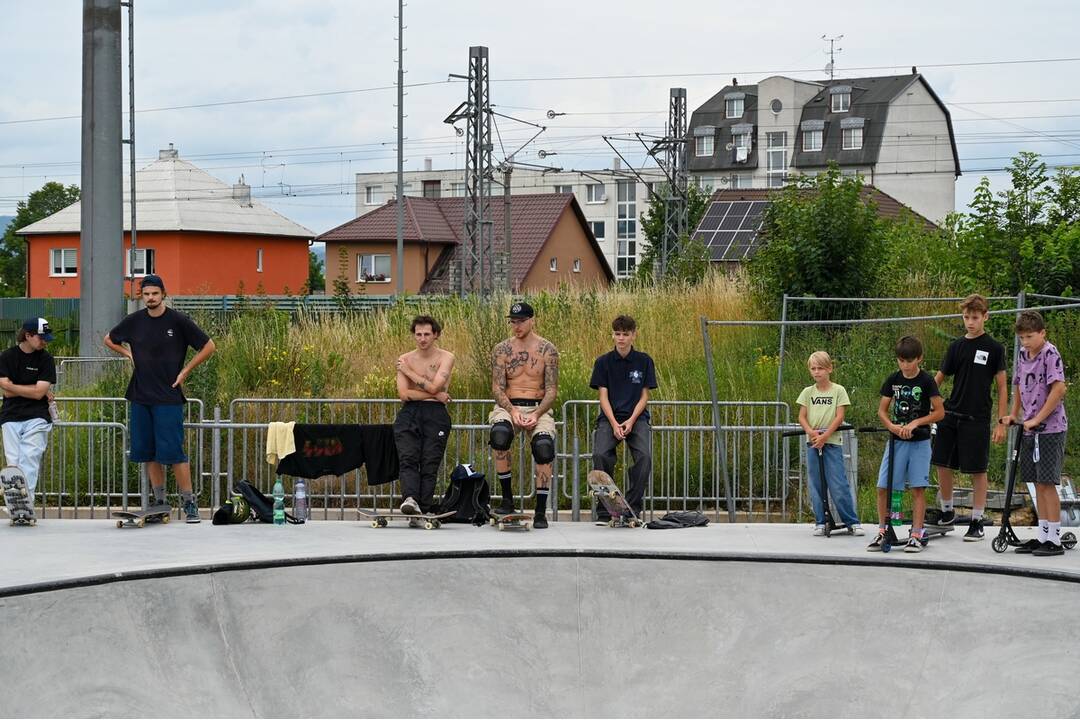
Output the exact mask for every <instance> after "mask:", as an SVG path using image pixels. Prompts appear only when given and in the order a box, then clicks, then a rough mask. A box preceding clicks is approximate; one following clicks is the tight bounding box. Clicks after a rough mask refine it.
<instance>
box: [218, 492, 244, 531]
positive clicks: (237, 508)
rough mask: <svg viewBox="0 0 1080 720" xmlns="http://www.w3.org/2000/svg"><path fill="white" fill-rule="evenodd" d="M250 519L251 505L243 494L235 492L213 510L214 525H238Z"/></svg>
mask: <svg viewBox="0 0 1080 720" xmlns="http://www.w3.org/2000/svg"><path fill="white" fill-rule="evenodd" d="M250 519H251V506H250V505H248V501H247V500H245V499H244V496H243V495H240V494H239V493H236V494H235V495H233V496H232V497H231V498H229V499H228V500H226V501H225V502H224V503H223V504H222V506H221V507H219V508H218V509H217V510H216V511H215V512H214V517H213V520H212V522H213V523H214V525H239V524H240V523H243V522H247V521H248V520H250Z"/></svg>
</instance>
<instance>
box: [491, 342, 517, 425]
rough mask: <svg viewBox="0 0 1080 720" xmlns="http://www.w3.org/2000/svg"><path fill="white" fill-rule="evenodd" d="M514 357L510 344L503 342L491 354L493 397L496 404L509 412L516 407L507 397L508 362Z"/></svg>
mask: <svg viewBox="0 0 1080 720" xmlns="http://www.w3.org/2000/svg"><path fill="white" fill-rule="evenodd" d="M512 356H513V352H512V351H511V350H510V343H508V342H505V341H504V342H501V343H499V344H498V345H496V346H495V350H493V351H492V353H491V395H492V397H493V398H494V400H495V404H496V405H498V406H499V407H501V408H503V409H504V410H506V411H507V412H513V409H514V406H513V404H511V402H510V398H509V397H507V396H506V361H507V360H508V359H509V358H511V357H512Z"/></svg>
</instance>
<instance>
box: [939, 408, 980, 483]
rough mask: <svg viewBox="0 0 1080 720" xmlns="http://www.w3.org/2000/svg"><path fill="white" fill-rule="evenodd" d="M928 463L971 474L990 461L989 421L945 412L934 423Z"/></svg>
mask: <svg viewBox="0 0 1080 720" xmlns="http://www.w3.org/2000/svg"><path fill="white" fill-rule="evenodd" d="M930 464H931V465H934V466H935V467H943V468H949V469H950V470H956V471H958V472H962V473H967V474H969V475H974V474H978V473H984V472H986V468H987V467H989V465H990V421H989V420H982V419H979V418H975V419H972V420H968V419H966V418H965V419H961V418H958V417H956V416H955V415H946V416H945V419H944V420H942V421H941V422H939V423H938V424H937V435H935V436H934V447H933V451H932V452H931V454H930Z"/></svg>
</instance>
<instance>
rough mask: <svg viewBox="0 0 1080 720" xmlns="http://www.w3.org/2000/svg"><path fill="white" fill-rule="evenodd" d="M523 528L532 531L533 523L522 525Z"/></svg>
mask: <svg viewBox="0 0 1080 720" xmlns="http://www.w3.org/2000/svg"><path fill="white" fill-rule="evenodd" d="M521 527H523V528H525V529H526V530H532V524H531V523H522V524H521Z"/></svg>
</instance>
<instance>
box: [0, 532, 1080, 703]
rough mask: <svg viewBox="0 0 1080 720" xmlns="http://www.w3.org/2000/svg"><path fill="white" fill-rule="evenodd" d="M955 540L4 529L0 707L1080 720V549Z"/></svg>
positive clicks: (784, 534) (0, 573)
mask: <svg viewBox="0 0 1080 720" xmlns="http://www.w3.org/2000/svg"><path fill="white" fill-rule="evenodd" d="M1022 532H1023V531H1022ZM1023 534H1024V535H1025V536H1026V534H1027V533H1026V532H1023ZM959 535H960V530H958V531H957V532H955V533H954V534H953V536H951V537H948V538H945V539H943V540H937V541H934V542H932V543H931V546H930V548H929V549H928V550H927V551H925V552H924V553H922V554H920V555H906V554H904V553H902V552H896V551H894V552H892V553H889V554H888V555H882V554H879V553H867V552H865V545H866V543H867V542H868V541H869V539H868V538H865V537H863V538H855V537H849V536H836V537H832V538H829V539H825V538H815V537H811V536H810V528H809V526H797V525H714V526H709V527H707V528H695V529H686V530H668V531H652V530H628V529H627V530H613V529H609V528H606V527H596V526H593V525H591V524H586V523H568V522H560V523H553V524H552V526H551V527H550V528H549V529H547V530H540V531H538V530H533V531H530V532H527V533H526V532H520V533H511V532H499V531H497V530H494V529H492V528H488V527H483V528H473V527H471V526H462V525H451V526H444V527H443V528H442V529H440V530H434V531H427V530H422V529H409V528H408V527H404V526H399V527H394V526H391V527H389V528H386V529H374V528H371V527H370V526H369V525H368V524H366V523H359V522H357V523H342V522H316V523H310V524H308V525H305V526H301V527H294V526H287V527H284V528H281V527H274V526H267V525H244V526H231V527H214V526H212V525H210V524H209V523H206V522H204V523H202V524H201V525H197V526H187V525H183V524H178V523H176V522H175V521H174V522H173V523H170V524H169V525H165V526H160V525H159V526H151V527H147V528H144V529H141V530H140V529H127V528H125V529H123V530H118V529H117V528H116V527H115V525H114V524H113V523H110V522H109V521H105V520H81V521H68V520H65V521H52V522H47V521H46V522H41V523H40V524H39V525H38V526H37V527H35V528H11V527H8V526H7V525H3V526H0V547H3V549H4V550H5V559H6V562H5V563H4V564H3V567H0V617H3V618H5V633H4V636H3V637H4V641H3V643H0V667H4V668H7V669H8V670H9V672H8V674H7V677H8V678H10V677H13V675H12V671H11V669H13V668H17V669H18V670H17V677H18V687H19V692H17V693H12V692H10V686H7V688H6V690H5V692H4V693H3V695H2V696H0V715H10V716H54V717H72V716H80V717H81V716H178V717H205V716H237V717H271V716H278V717H297V716H322V717H337V716H370V717H386V716H425V717H427V716H452V717H458V716H484V717H491V716H515V717H535V716H568V715H569V716H605V717H609V716H639V715H647V716H672V715H675V716H691V717H696V716H725V717H727V716H811V717H820V716H840V717H868V716H869V717H876V716H883V715H884V716H896V717H912V716H916V717H917V716H944V715H960V716H988V717H989V716H995V717H996V716H1021V717H1028V716H1031V717H1034V716H1038V717H1058V716H1076V715H1078V714H1080V700H1078V698H1080V689H1078V688H1080V686H1078V685H1077V683H1076V680H1075V678H1076V671H1075V667H1074V666H1075V664H1076V661H1077V659H1078V658H1077V655H1078V654H1080V623H1075V622H1073V621H1072V618H1073V616H1074V615H1075V612H1074V610H1075V608H1076V607H1077V606H1078V603H1077V600H1080V551H1072V552H1069V553H1067V554H1066V555H1065V556H1064V557H1060V558H1042V559H1039V558H1031V557H1023V556H1016V555H1013V554H1012V553H1007V554H1004V555H997V554H995V553H994V552H993V551H992V550H991V549H990V546H989V540H985V541H983V542H981V543H964V542H962V541H961V539H960V536H959ZM335 559H336V561H335ZM328 561H329V562H328ZM282 564H284V566H280V565H282ZM205 565H211V566H212V567H197V566H205ZM891 565H900V566H902V569H896V568H892V567H890V566H891ZM1032 570H1034V571H1035V574H1034V575H1031V574H1030V571H1032ZM1025 573H1028V575H1027V576H1025ZM79 578H84V579H86V578H90V579H91V581H90V582H80V580H79ZM28 584H29V585H36V586H37V587H36V588H34V587H27V585H28ZM946 647H948V648H950V649H952V650H955V649H957V648H959V650H960V651H959V653H957V652H947V651H945V650H944V648H946ZM1033 668H1038V671H1036V672H1033V671H1032V669H1033ZM5 685H7V684H6V683H5Z"/></svg>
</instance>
